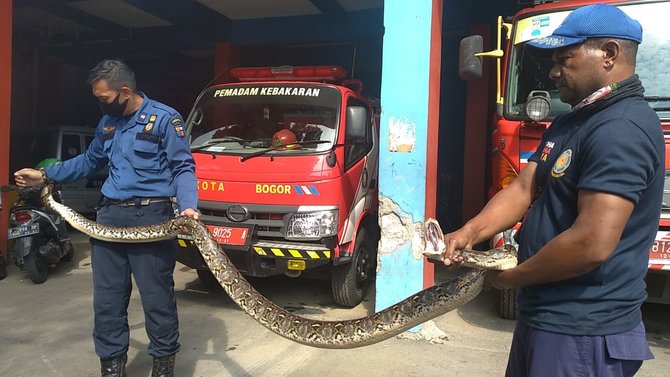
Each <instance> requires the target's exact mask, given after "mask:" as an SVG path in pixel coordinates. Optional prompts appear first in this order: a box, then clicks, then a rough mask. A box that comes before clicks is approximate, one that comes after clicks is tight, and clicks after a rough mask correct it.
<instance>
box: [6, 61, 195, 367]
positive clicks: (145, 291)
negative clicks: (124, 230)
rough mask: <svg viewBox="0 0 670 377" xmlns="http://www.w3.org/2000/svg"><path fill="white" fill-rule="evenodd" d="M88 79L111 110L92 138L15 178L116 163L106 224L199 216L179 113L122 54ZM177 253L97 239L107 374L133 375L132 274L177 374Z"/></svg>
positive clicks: (33, 181)
mask: <svg viewBox="0 0 670 377" xmlns="http://www.w3.org/2000/svg"><path fill="white" fill-rule="evenodd" d="M88 82H89V84H90V85H91V88H92V91H93V95H94V96H95V97H96V98H97V99H98V101H99V105H100V108H101V110H102V111H103V112H104V113H105V115H104V116H103V117H102V119H101V120H100V122H99V124H98V127H97V130H96V134H95V138H94V140H93V141H92V142H91V145H90V146H89V147H88V149H87V150H86V151H85V152H84V153H82V154H81V155H79V156H77V157H74V158H72V159H69V160H67V161H65V162H63V163H62V164H61V165H56V166H50V167H47V168H45V169H42V170H35V169H21V170H19V171H17V172H16V173H15V174H14V176H15V180H16V184H17V185H18V186H33V185H40V184H42V183H44V182H46V181H55V182H60V183H67V182H72V181H76V180H78V179H82V178H84V177H86V176H88V175H91V174H93V173H95V172H97V171H98V170H99V169H100V168H101V167H103V166H104V165H105V164H107V163H109V176H108V177H107V179H106V180H105V183H104V184H103V186H102V194H103V197H102V199H101V202H100V206H99V208H98V212H97V221H98V222H99V223H101V224H104V225H109V226H139V225H151V224H158V223H161V222H164V221H166V220H169V219H171V218H173V217H174V216H175V213H176V212H178V213H180V214H181V215H185V216H190V217H193V218H196V219H197V218H198V212H197V210H196V209H195V208H196V206H197V191H196V188H197V185H196V179H195V165H194V162H193V157H192V156H191V152H190V149H189V145H188V141H187V138H186V137H185V134H184V125H183V121H182V118H181V116H180V115H179V113H178V112H177V111H175V110H174V109H172V108H171V107H169V106H166V105H164V104H162V103H159V102H156V101H154V100H151V99H150V98H149V97H147V96H146V95H145V94H144V93H141V92H138V91H137V89H136V83H135V76H134V73H133V72H132V71H131V70H130V69H129V68H128V67H127V66H126V65H125V64H124V63H123V62H120V61H118V60H105V61H102V62H100V63H99V64H98V65H96V66H95V67H94V68H93V69H92V70H91V72H90V75H89V80H88ZM175 206H176V207H178V210H177V211H176V208H175ZM176 253H177V246H176V243H175V240H168V241H160V242H153V243H137V244H126V243H110V242H103V241H99V240H95V239H92V240H91V260H92V267H93V288H94V293H93V307H94V312H95V320H94V322H95V323H94V330H93V341H94V344H95V351H96V353H97V354H98V356H99V357H100V360H101V370H102V375H103V376H106V377H107V376H109V377H111V376H114V377H117V376H125V364H126V360H127V357H126V352H127V350H128V343H129V337H130V334H129V328H128V321H127V307H128V303H129V299H130V294H131V289H132V285H131V274H132V275H133V276H134V278H135V281H136V283H137V286H138V289H139V292H140V296H141V299H142V307H143V309H144V314H145V327H146V332H147V335H148V337H149V340H150V344H149V347H148V353H149V354H150V355H152V356H153V360H154V361H153V370H152V376H173V375H174V362H175V354H176V353H177V351H179V348H180V345H179V343H178V336H179V329H178V319H177V304H176V300H175V294H174V280H173V270H174V267H175V258H176Z"/></svg>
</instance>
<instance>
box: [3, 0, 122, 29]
mask: <svg viewBox="0 0 670 377" xmlns="http://www.w3.org/2000/svg"><path fill="white" fill-rule="evenodd" d="M24 7H34V8H39V9H43V10H44V11H46V12H49V13H52V14H55V15H57V16H59V17H62V18H65V19H68V20H70V21H73V22H76V23H78V24H80V25H83V26H85V27H87V28H89V29H92V30H95V31H94V32H91V33H82V34H80V35H79V36H77V37H78V38H81V39H97V38H100V37H101V36H106V37H108V38H114V37H119V36H127V35H129V34H130V30H129V29H126V28H124V27H122V26H120V25H117V24H115V23H113V22H110V21H107V20H105V19H102V18H99V17H96V16H94V15H92V14H90V13H86V12H84V11H81V10H79V9H76V8H73V7H71V6H68V5H67V3H66V2H63V1H57V0H21V1H15V2H14V10H15V11H16V10H17V9H21V8H24Z"/></svg>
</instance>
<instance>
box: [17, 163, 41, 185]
mask: <svg viewBox="0 0 670 377" xmlns="http://www.w3.org/2000/svg"><path fill="white" fill-rule="evenodd" d="M14 181H15V182H16V185H17V186H19V187H21V188H23V187H27V186H39V185H43V184H44V183H45V182H44V178H43V177H42V172H41V171H39V170H35V169H31V168H24V169H21V170H19V171H17V172H16V173H14Z"/></svg>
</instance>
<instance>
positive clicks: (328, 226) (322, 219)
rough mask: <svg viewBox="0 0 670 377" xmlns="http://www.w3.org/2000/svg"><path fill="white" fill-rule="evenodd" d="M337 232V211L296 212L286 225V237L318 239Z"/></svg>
mask: <svg viewBox="0 0 670 377" xmlns="http://www.w3.org/2000/svg"><path fill="white" fill-rule="evenodd" d="M336 234H337V211H320V212H311V213H296V214H294V215H292V216H291V219H290V220H289V221H288V226H287V227H286V238H287V239H302V240H304V239H313V240H314V239H319V238H323V237H328V236H334V235H336Z"/></svg>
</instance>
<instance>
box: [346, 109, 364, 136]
mask: <svg viewBox="0 0 670 377" xmlns="http://www.w3.org/2000/svg"><path fill="white" fill-rule="evenodd" d="M367 117H368V112H367V110H366V109H365V107H363V106H349V107H347V119H346V121H347V139H349V140H356V141H365V135H366V129H365V126H366V124H367V122H366V120H367Z"/></svg>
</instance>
